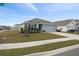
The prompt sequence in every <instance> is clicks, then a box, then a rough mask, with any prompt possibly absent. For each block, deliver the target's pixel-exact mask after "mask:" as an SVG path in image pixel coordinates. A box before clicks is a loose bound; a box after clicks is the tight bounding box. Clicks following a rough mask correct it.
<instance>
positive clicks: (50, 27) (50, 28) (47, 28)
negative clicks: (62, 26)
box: [42, 25, 57, 32]
mask: <svg viewBox="0 0 79 59" xmlns="http://www.w3.org/2000/svg"><path fill="white" fill-rule="evenodd" d="M42 30H45V32H55V31H56V30H57V26H56V25H43V26H42Z"/></svg>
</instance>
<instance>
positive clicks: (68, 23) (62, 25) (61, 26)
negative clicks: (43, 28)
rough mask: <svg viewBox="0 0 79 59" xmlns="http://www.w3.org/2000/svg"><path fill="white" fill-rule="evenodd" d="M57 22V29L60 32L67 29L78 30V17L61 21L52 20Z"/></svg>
mask: <svg viewBox="0 0 79 59" xmlns="http://www.w3.org/2000/svg"><path fill="white" fill-rule="evenodd" d="M54 23H55V24H57V26H58V27H57V30H60V31H62V32H67V31H69V30H76V31H79V20H78V19H69V20H63V21H57V22H54Z"/></svg>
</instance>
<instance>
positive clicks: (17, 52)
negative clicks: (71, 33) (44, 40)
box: [0, 40, 79, 56]
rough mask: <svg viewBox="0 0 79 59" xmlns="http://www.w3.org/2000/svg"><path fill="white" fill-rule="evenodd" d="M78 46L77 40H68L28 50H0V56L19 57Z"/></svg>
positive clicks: (78, 41)
mask: <svg viewBox="0 0 79 59" xmlns="http://www.w3.org/2000/svg"><path fill="white" fill-rule="evenodd" d="M75 44H79V40H69V41H64V42H57V43H49V44H45V45H40V46H34V47H28V48H17V49H7V50H0V55H1V56H20V55H27V54H31V53H37V52H44V51H50V50H55V49H58V48H63V47H67V46H71V45H75Z"/></svg>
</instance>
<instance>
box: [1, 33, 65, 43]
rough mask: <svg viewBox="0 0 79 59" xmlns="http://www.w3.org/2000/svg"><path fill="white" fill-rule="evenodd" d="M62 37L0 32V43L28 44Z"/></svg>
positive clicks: (45, 34) (48, 34) (44, 34)
mask: <svg viewBox="0 0 79 59" xmlns="http://www.w3.org/2000/svg"><path fill="white" fill-rule="evenodd" d="M63 37H64V36H61V35H56V34H50V33H32V34H21V33H19V32H16V31H4V32H0V43H18V42H30V41H39V40H47V39H56V38H63Z"/></svg>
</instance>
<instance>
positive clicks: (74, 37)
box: [50, 32, 79, 40]
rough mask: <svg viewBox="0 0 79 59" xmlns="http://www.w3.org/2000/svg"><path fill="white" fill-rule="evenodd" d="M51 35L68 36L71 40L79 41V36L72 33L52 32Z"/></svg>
mask: <svg viewBox="0 0 79 59" xmlns="http://www.w3.org/2000/svg"><path fill="white" fill-rule="evenodd" d="M50 33H53V34H57V35H63V36H66V37H67V38H70V39H78V40H79V35H78V34H70V33H62V32H50Z"/></svg>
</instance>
